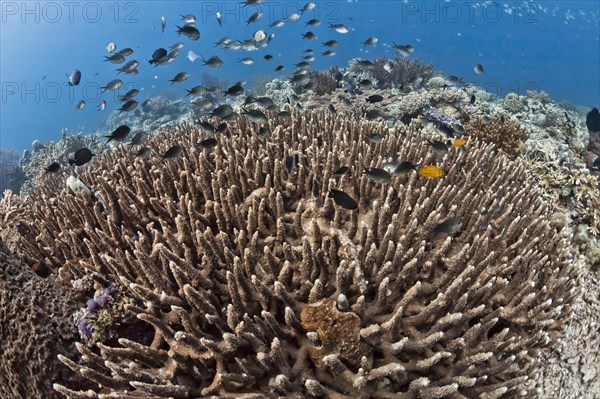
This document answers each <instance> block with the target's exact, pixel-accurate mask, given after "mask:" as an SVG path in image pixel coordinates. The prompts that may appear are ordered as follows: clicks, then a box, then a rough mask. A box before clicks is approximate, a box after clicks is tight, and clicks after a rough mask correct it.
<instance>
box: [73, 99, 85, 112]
mask: <svg viewBox="0 0 600 399" xmlns="http://www.w3.org/2000/svg"><path fill="white" fill-rule="evenodd" d="M84 108H85V101H83V100H79V102H78V103H77V104H76V105H75V109H76V110H77V111H81V110H82V109H84Z"/></svg>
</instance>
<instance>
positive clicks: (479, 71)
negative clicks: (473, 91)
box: [473, 64, 485, 74]
mask: <svg viewBox="0 0 600 399" xmlns="http://www.w3.org/2000/svg"><path fill="white" fill-rule="evenodd" d="M473 70H474V71H475V73H476V74H482V73H485V71H484V70H483V65H481V64H477V65H475V67H474V68H473Z"/></svg>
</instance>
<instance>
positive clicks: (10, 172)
mask: <svg viewBox="0 0 600 399" xmlns="http://www.w3.org/2000/svg"><path fill="white" fill-rule="evenodd" d="M19 158H20V157H19V153H18V152H16V151H14V150H9V149H5V148H1V149H0V193H3V192H4V191H5V190H11V191H12V192H13V193H15V194H18V193H19V191H20V190H21V186H22V185H23V182H24V181H25V174H24V173H23V169H22V168H21V165H19Z"/></svg>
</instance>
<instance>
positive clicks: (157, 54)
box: [148, 47, 167, 64]
mask: <svg viewBox="0 0 600 399" xmlns="http://www.w3.org/2000/svg"><path fill="white" fill-rule="evenodd" d="M166 56H167V50H166V49H164V48H162V47H161V48H158V49H156V50H155V51H154V53H153V54H152V59H151V60H150V61H148V63H150V64H157V63H158V62H159V61H160V60H161V59H162V58H163V57H166Z"/></svg>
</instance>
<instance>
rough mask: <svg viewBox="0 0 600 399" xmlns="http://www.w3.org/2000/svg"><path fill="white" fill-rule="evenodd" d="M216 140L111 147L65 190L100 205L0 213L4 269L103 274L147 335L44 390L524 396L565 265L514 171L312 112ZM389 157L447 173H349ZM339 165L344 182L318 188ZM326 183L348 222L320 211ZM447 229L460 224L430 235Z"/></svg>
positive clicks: (482, 155)
mask: <svg viewBox="0 0 600 399" xmlns="http://www.w3.org/2000/svg"><path fill="white" fill-rule="evenodd" d="M229 130H230V131H231V133H232V134H231V135H226V134H223V135H218V136H216V137H215V139H216V140H217V142H218V145H217V146H216V147H215V148H212V149H205V148H201V147H198V146H196V145H195V144H196V143H198V142H200V141H201V140H203V139H205V138H206V137H204V134H203V133H202V132H201V131H200V130H198V129H196V128H194V127H192V126H190V125H189V124H185V123H184V124H183V125H181V126H180V127H178V128H177V129H174V130H171V131H161V132H160V134H158V135H154V136H153V137H152V138H151V139H149V141H148V143H147V145H148V146H150V147H151V148H152V150H153V151H154V153H164V152H165V150H166V149H167V148H169V147H170V146H172V145H174V144H176V143H177V144H180V145H182V146H183V147H184V153H183V155H182V156H181V157H179V158H177V159H174V160H169V161H165V162H158V163H157V162H154V161H153V160H147V159H140V158H138V159H134V158H133V156H132V155H131V154H129V153H127V152H126V151H124V150H122V149H117V150H115V151H113V152H110V153H108V154H105V155H103V156H102V157H101V158H100V159H98V160H96V162H95V163H93V164H90V165H85V166H83V167H82V168H80V169H79V170H78V171H77V176H78V177H79V178H80V179H81V180H82V181H84V182H85V183H86V184H88V185H89V186H90V187H92V191H94V192H96V193H100V194H101V198H104V199H105V200H104V201H99V200H95V199H94V197H92V196H86V195H84V196H76V195H74V194H72V193H70V192H69V191H68V190H66V189H62V190H61V189H60V188H59V187H60V185H59V184H58V180H56V179H58V177H52V178H50V179H48V182H47V183H46V185H45V186H43V187H42V188H41V189H40V190H41V191H40V195H37V196H35V197H34V198H30V200H29V201H26V202H17V203H15V204H14V205H12V206H8V207H4V209H0V216H2V214H7V213H8V211H7V208H9V210H11V211H13V212H19V211H20V212H23V213H22V214H23V215H25V216H24V217H23V218H18V219H11V221H10V224H11V225H12V226H10V227H11V228H13V229H14V231H18V232H19V234H20V239H17V240H16V241H14V242H13V243H12V245H13V246H12V249H13V250H14V251H16V252H17V253H18V254H19V255H20V256H21V257H23V258H24V259H27V260H28V261H30V262H39V263H42V264H44V265H47V266H48V267H49V268H51V269H52V270H54V271H56V272H58V273H59V275H61V276H63V278H65V279H68V278H72V279H75V278H77V277H78V276H77V275H76V274H82V273H85V272H87V271H92V272H93V273H98V274H100V275H103V276H104V278H106V280H107V281H108V282H110V284H114V285H115V286H116V287H119V288H118V289H119V290H121V291H125V292H127V296H128V297H129V300H128V301H127V303H126V304H125V305H124V306H123V312H124V314H125V313H127V314H129V315H133V316H135V319H136V320H137V321H138V322H139V323H142V324H143V325H144V326H145V328H142V329H140V328H137V329H127V328H126V326H123V327H122V328H121V329H120V333H119V336H118V340H116V341H115V340H112V341H107V342H98V343H97V344H95V345H92V344H90V345H86V344H80V345H78V349H79V351H80V353H81V357H80V358H77V357H75V356H72V354H67V356H61V361H62V362H64V364H65V365H67V366H68V367H69V368H71V369H72V370H73V372H74V373H77V374H80V375H81V376H82V377H84V378H86V379H88V380H90V381H92V382H94V383H96V384H98V386H99V388H97V389H94V390H88V391H82V390H81V391H80V390H78V388H77V387H75V386H69V385H68V384H57V385H55V388H56V389H57V390H58V391H59V392H61V393H63V394H65V395H66V396H68V397H72V398H99V397H108V396H106V395H108V394H109V393H112V394H114V395H116V396H117V397H153V398H166V397H173V398H188V397H207V396H211V395H213V396H218V397H224V398H225V397H236V398H240V397H247V398H250V397H253V398H258V397H279V396H285V397H298V398H301V397H332V398H351V397H352V398H354V397H374V398H392V397H394V398H399V397H406V398H413V397H420V398H453V397H467V398H475V397H485V398H500V397H503V395H505V396H506V395H509V396H516V395H529V396H533V395H534V394H535V388H531V387H527V386H526V385H525V384H524V383H525V382H526V381H527V379H528V378H529V377H530V376H532V375H533V373H534V371H535V369H536V367H537V361H538V357H537V353H538V352H537V351H538V350H539V348H542V347H544V346H546V345H548V344H550V343H552V342H553V341H555V340H556V339H557V338H558V337H560V334H561V331H562V329H563V328H564V325H563V321H564V318H565V316H566V315H567V314H568V313H569V311H570V305H569V304H570V303H571V301H572V299H573V296H574V295H575V291H574V290H573V289H572V287H573V284H574V279H573V277H574V270H573V267H572V255H571V254H570V253H569V251H568V250H567V247H566V242H565V239H564V237H563V236H562V235H561V234H557V231H556V230H555V229H554V228H553V227H551V225H550V224H549V223H548V221H547V220H548V217H549V215H548V209H547V206H546V205H545V203H544V202H543V201H542V200H541V199H540V197H539V192H538V190H537V189H536V188H535V187H534V186H533V185H532V184H531V183H528V182H526V181H525V173H524V170H523V169H522V168H521V167H519V166H518V165H516V164H514V163H512V162H511V161H509V160H508V159H507V158H506V157H504V156H503V155H502V153H500V152H498V151H497V150H496V149H495V148H494V146H493V145H491V144H485V143H478V142H477V141H476V140H474V141H473V142H471V143H470V144H469V146H468V149H467V150H466V151H462V150H461V151H459V150H457V149H451V152H450V153H449V154H448V155H446V156H444V158H443V159H441V160H439V159H437V158H436V155H435V154H433V153H432V152H431V151H430V150H429V147H428V146H427V145H424V141H423V140H422V138H421V137H419V136H418V134H417V132H416V131H415V128H414V127H412V126H411V127H408V128H405V127H396V128H395V129H392V130H388V128H387V127H386V126H385V125H383V124H379V123H369V122H365V121H357V120H349V119H345V118H342V117H335V116H331V115H327V114H326V113H313V114H298V113H294V114H293V115H292V119H291V120H290V121H282V120H278V119H277V118H275V117H270V118H269V119H268V131H270V134H268V135H267V137H266V138H264V137H262V136H261V137H259V135H258V134H257V133H258V127H257V126H256V125H254V124H252V123H250V122H249V121H248V120H246V119H244V118H243V117H241V118H238V119H237V121H235V122H231V123H230V126H229ZM373 134H377V135H380V136H382V137H383V139H382V141H381V143H379V144H376V143H374V142H371V141H369V140H368V139H367V137H368V136H369V135H373ZM390 152H391V153H395V154H396V156H397V158H398V159H399V160H411V161H413V162H415V163H419V164H424V165H425V164H437V165H439V166H440V167H441V168H442V169H444V171H445V172H446V176H444V177H443V178H441V179H437V180H435V179H427V178H423V177H420V178H419V177H418V175H417V174H405V175H400V176H395V177H393V179H392V181H391V182H390V183H388V184H383V185H382V184H377V183H374V182H373V181H371V180H369V179H368V178H367V177H365V175H362V174H361V172H362V167H363V166H364V167H382V165H383V164H384V163H385V162H386V161H387V156H388V154H389V153H390ZM290 157H293V158H294V159H296V165H295V167H294V168H288V166H287V163H286V160H287V159H289V158H290ZM343 165H347V166H350V168H351V173H350V174H345V175H342V176H334V172H335V171H336V170H338V169H339V168H340V166H343ZM331 188H337V189H340V190H344V191H345V192H347V193H348V194H350V195H351V196H352V197H353V198H357V199H358V203H359V209H358V210H357V211H349V210H344V209H342V208H340V207H338V206H336V205H335V203H334V202H333V200H332V199H331V198H330V197H329V196H328V192H329V190H330V189H331ZM97 197H98V196H97V195H96V197H95V198H97ZM11 207H16V208H19V209H18V210H15V209H10V208H11ZM449 217H453V218H458V219H460V220H461V221H462V226H463V227H462V230H461V231H460V232H458V233H457V234H455V235H452V236H448V235H444V234H439V233H437V232H436V226H437V225H439V224H440V223H441V222H443V221H444V220H445V219H447V218H449ZM66 264H68V265H69V267H68V268H65V265H66ZM73 268H74V269H73ZM70 269H73V271H71V272H69V270H70ZM69 275H72V276H71V277H69ZM95 298H97V296H95ZM138 327H139V326H138ZM134 330H135V331H138V333H137V334H134V333H133V331H134ZM139 331H142V332H145V334H140V333H139Z"/></svg>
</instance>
